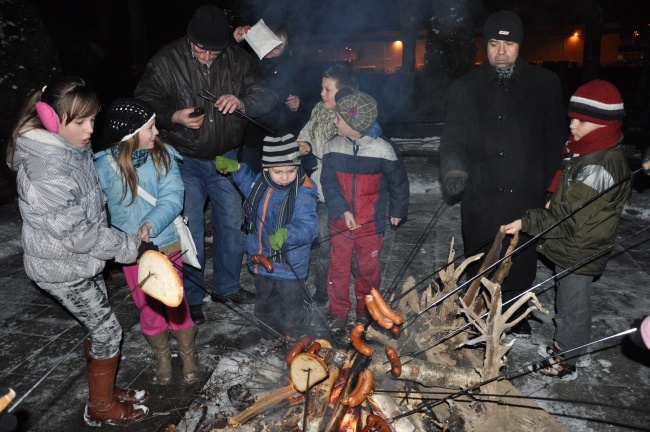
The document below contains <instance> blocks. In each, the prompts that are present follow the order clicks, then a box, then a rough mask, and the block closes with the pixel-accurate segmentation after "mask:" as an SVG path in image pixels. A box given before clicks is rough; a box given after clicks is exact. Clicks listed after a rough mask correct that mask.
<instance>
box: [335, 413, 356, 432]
mask: <svg viewBox="0 0 650 432" xmlns="http://www.w3.org/2000/svg"><path fill="white" fill-rule="evenodd" d="M358 423H359V410H357V409H354V408H348V409H347V411H346V413H345V415H344V416H343V419H342V420H341V427H340V428H339V431H340V432H357V424H358Z"/></svg>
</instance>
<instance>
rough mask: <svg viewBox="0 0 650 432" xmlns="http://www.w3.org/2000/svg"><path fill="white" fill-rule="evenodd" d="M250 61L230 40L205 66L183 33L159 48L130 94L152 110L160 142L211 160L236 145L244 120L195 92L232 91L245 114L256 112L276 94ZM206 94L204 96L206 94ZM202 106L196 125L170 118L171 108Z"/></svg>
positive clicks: (266, 107) (269, 105)
mask: <svg viewBox="0 0 650 432" xmlns="http://www.w3.org/2000/svg"><path fill="white" fill-rule="evenodd" d="M254 67H255V64H254V62H253V60H252V58H251V57H250V55H249V54H247V53H246V52H245V51H244V50H242V49H241V48H239V47H238V46H235V45H233V44H231V45H229V46H228V47H227V48H226V49H225V50H224V51H223V52H222V53H221V55H219V57H217V58H216V59H214V60H213V61H212V63H211V64H210V65H209V66H206V65H202V64H201V63H199V62H198V61H197V60H195V59H194V58H193V56H192V50H191V48H190V44H189V40H188V39H187V37H183V38H181V39H178V40H176V41H175V42H172V43H170V44H169V45H167V46H165V47H163V48H162V49H161V50H160V51H158V53H157V54H156V55H155V56H154V57H153V58H152V59H151V60H150V61H149V64H148V65H147V69H146V70H145V72H144V74H143V75H142V78H141V79H140V82H139V83H138V85H137V87H136V89H135V97H136V98H138V99H142V100H144V101H146V102H148V103H149V104H150V105H151V106H152V107H153V109H154V110H155V112H156V126H158V128H159V129H160V136H161V138H162V139H163V141H165V142H167V143H169V144H171V145H172V146H174V147H175V148H176V149H177V150H178V151H179V153H180V154H182V155H183V156H189V157H192V158H198V159H204V160H210V159H214V158H215V157H216V156H218V155H221V154H224V153H225V152H227V151H229V150H232V149H234V148H237V147H239V146H240V145H241V142H242V139H243V135H244V129H245V127H246V122H247V121H246V120H245V119H243V118H241V117H240V116H238V115H237V114H232V115H223V114H221V113H220V112H219V111H217V110H216V109H215V108H214V107H213V104H212V103H211V102H209V101H207V100H205V99H203V98H201V97H200V96H199V95H201V94H203V95H206V94H205V93H204V92H203V89H206V90H208V91H209V92H210V93H212V94H213V95H216V96H217V97H219V96H221V95H224V94H232V95H234V96H237V97H238V98H239V99H240V100H241V101H242V102H243V103H244V107H245V113H246V115H248V116H250V117H257V116H260V115H262V114H265V113H266V112H268V111H269V110H270V109H271V108H273V106H274V105H275V103H276V101H277V99H278V95H277V94H276V93H275V92H273V91H272V90H270V89H269V88H268V87H266V86H265V85H264V83H263V82H262V81H260V80H259V79H258V78H256V74H255V71H254ZM206 96H207V95H206ZM197 106H202V107H203V108H204V109H205V113H206V117H205V120H204V122H203V125H202V126H201V128H200V129H198V130H192V129H187V128H185V127H184V126H182V125H180V124H176V123H173V122H172V116H173V115H174V112H176V111H177V110H180V109H185V108H191V107H197Z"/></svg>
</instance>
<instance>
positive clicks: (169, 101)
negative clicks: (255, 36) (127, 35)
mask: <svg viewBox="0 0 650 432" xmlns="http://www.w3.org/2000/svg"><path fill="white" fill-rule="evenodd" d="M229 37H230V29H229V27H228V18H227V17H226V15H225V14H224V12H223V11H222V10H221V9H219V8H218V7H216V6H214V5H204V6H201V7H199V8H198V9H197V10H196V11H195V12H194V16H193V17H192V20H191V21H190V23H189V25H188V26H187V35H186V36H184V37H182V38H180V39H178V40H176V41H174V42H172V43H170V44H169V45H167V46H165V47H163V48H162V49H161V50H160V51H159V52H158V53H157V54H156V55H155V56H154V57H153V58H152V59H151V60H150V61H149V64H148V65H147V69H146V70H145V72H144V74H143V76H142V78H141V79H140V82H139V83H138V85H137V87H136V89H135V97H137V98H139V99H142V100H144V101H146V102H148V103H149V104H150V105H151V106H152V107H153V109H154V111H155V112H156V125H157V126H158V128H159V129H160V137H161V138H162V139H163V141H165V142H167V143H169V144H171V145H172V146H174V147H175V148H176V149H177V150H178V152H179V153H180V154H181V155H182V156H183V162H182V163H179V169H180V172H181V177H182V178H183V183H184V185H185V203H184V209H183V214H184V215H185V216H186V217H188V219H189V224H188V225H189V228H190V231H191V233H192V237H193V238H194V242H195V243H196V249H197V251H198V257H199V262H200V263H201V266H202V267H203V268H202V269H195V268H193V267H190V266H187V267H186V268H184V269H183V273H184V274H185V276H186V278H185V291H186V293H187V301H188V303H189V305H190V313H191V315H192V320H193V321H194V323H195V324H201V323H203V322H204V321H205V316H204V315H203V311H202V309H201V304H202V302H203V296H204V294H205V291H206V288H205V282H204V280H203V276H204V273H203V270H204V268H205V266H204V263H205V256H204V255H205V254H204V251H205V246H204V219H205V218H204V213H203V211H204V208H205V203H206V201H207V199H208V198H209V199H210V204H211V217H212V226H213V229H214V242H213V256H212V259H213V276H212V294H213V296H212V297H213V299H216V300H218V301H225V300H226V299H228V300H230V301H233V302H235V303H254V302H255V298H254V294H253V293H251V292H248V291H246V290H244V289H242V288H241V285H240V283H239V275H240V272H241V262H242V257H243V253H244V245H243V241H242V233H241V225H242V212H241V204H242V202H241V197H240V196H239V193H238V192H237V189H235V186H234V185H233V184H232V183H231V181H230V180H229V179H228V178H227V177H226V176H223V175H221V174H220V173H218V172H217V170H216V168H215V166H214V158H215V157H216V156H224V157H228V158H231V159H235V158H236V148H237V147H239V146H240V145H241V143H242V140H243V136H244V129H245V128H246V120H245V119H243V118H241V117H240V116H238V115H234V112H235V110H240V111H245V112H246V115H247V116H250V117H259V116H260V115H262V114H265V113H266V112H268V111H269V110H271V108H273V106H274V105H275V103H276V101H277V98H278V95H277V94H275V92H273V91H272V90H271V89H269V88H268V87H266V86H265V85H264V84H263V83H262V82H261V81H260V80H259V79H258V78H257V76H256V74H255V63H254V62H253V60H252V58H251V57H250V56H249V55H248V54H247V53H246V52H245V51H244V50H242V49H241V48H240V47H238V46H235V45H234V44H229V43H228V42H229ZM204 90H207V92H205V91H204ZM209 94H212V95H214V96H215V97H216V98H217V100H216V102H209V101H206V100H205V99H204V97H209V96H208V95H209ZM196 107H199V108H202V109H203V113H201V112H195V108H196Z"/></svg>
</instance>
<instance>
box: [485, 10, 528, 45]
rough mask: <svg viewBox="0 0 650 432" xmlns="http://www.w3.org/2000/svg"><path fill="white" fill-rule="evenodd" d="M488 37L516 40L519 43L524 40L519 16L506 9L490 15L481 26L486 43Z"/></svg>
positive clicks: (488, 40)
mask: <svg viewBox="0 0 650 432" xmlns="http://www.w3.org/2000/svg"><path fill="white" fill-rule="evenodd" d="M490 39H495V40H504V41H509V42H516V43H518V44H519V45H521V42H522V41H523V40H524V25H523V23H522V22H521V18H519V16H518V15H517V14H516V13H514V12H510V11H507V10H502V11H499V12H495V13H493V14H492V15H490V16H489V17H488V19H487V20H486V21H485V25H484V26H483V42H484V43H485V44H486V45H487V44H488V42H490Z"/></svg>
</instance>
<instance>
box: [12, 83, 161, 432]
mask: <svg viewBox="0 0 650 432" xmlns="http://www.w3.org/2000/svg"><path fill="white" fill-rule="evenodd" d="M99 109H100V104H99V99H98V98H97V95H96V94H95V92H94V91H93V90H92V89H91V88H90V87H88V86H87V85H86V83H85V82H84V81H83V80H82V79H81V78H77V77H58V78H54V79H52V81H51V82H50V83H49V84H48V85H47V86H46V87H44V88H43V89H42V90H41V91H38V92H36V93H34V94H33V95H32V96H31V97H30V98H29V99H28V100H27V101H26V103H25V105H24V107H23V109H22V111H21V113H20V117H19V120H18V123H17V124H16V127H15V129H14V131H13V135H12V137H11V140H10V142H9V144H8V146H7V164H8V165H9V167H10V168H11V169H13V170H14V171H16V173H17V177H16V183H17V187H18V195H19V198H20V214H21V216H22V218H23V221H24V223H23V229H22V243H23V250H24V257H23V259H24V264H25V271H26V273H27V275H28V276H29V277H30V278H31V279H32V280H33V281H34V282H35V283H36V285H38V287H39V288H41V289H42V290H43V291H46V292H47V293H48V294H50V295H51V296H53V297H54V298H55V299H56V300H58V301H59V302H60V303H61V305H63V307H65V308H66V309H67V310H68V311H69V312H70V313H72V314H73V315H74V317H75V318H77V319H78V320H79V321H80V322H81V323H82V324H83V326H84V327H85V329H86V331H87V332H88V333H87V334H89V335H90V337H89V338H88V339H87V340H86V341H85V342H86V343H85V344H84V355H85V357H86V361H87V372H88V392H89V397H88V403H87V404H86V407H85V410H84V420H85V421H86V423H87V424H88V425H90V426H100V425H102V424H104V423H108V424H127V423H131V422H135V421H138V420H140V419H142V418H145V417H146V416H147V414H148V412H149V409H148V408H147V407H146V406H144V405H142V402H143V401H144V399H146V397H147V396H148V394H147V392H146V391H141V390H140V391H136V390H127V389H122V388H119V387H116V386H115V376H116V374H117V366H118V363H119V360H120V344H121V342H122V328H121V327H120V323H119V322H118V320H117V317H116V316H115V314H114V313H113V311H112V309H111V306H110V303H109V301H108V294H107V290H106V285H105V284H104V279H103V278H102V270H103V269H104V265H105V264H106V261H107V260H109V259H115V261H117V262H120V263H131V262H134V261H135V260H136V259H137V257H138V255H139V248H140V249H142V247H143V246H147V243H146V242H141V240H140V238H139V237H138V236H137V235H135V234H126V233H123V232H120V231H118V230H115V229H111V228H109V227H108V224H107V220H106V213H105V210H104V196H103V194H102V189H101V187H100V186H99V182H98V179H97V172H96V171H95V167H94V165H93V151H92V148H91V146H90V145H89V144H90V136H91V134H92V132H93V126H94V123H95V116H96V115H97V113H98V112H99ZM141 243H142V244H141Z"/></svg>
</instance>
